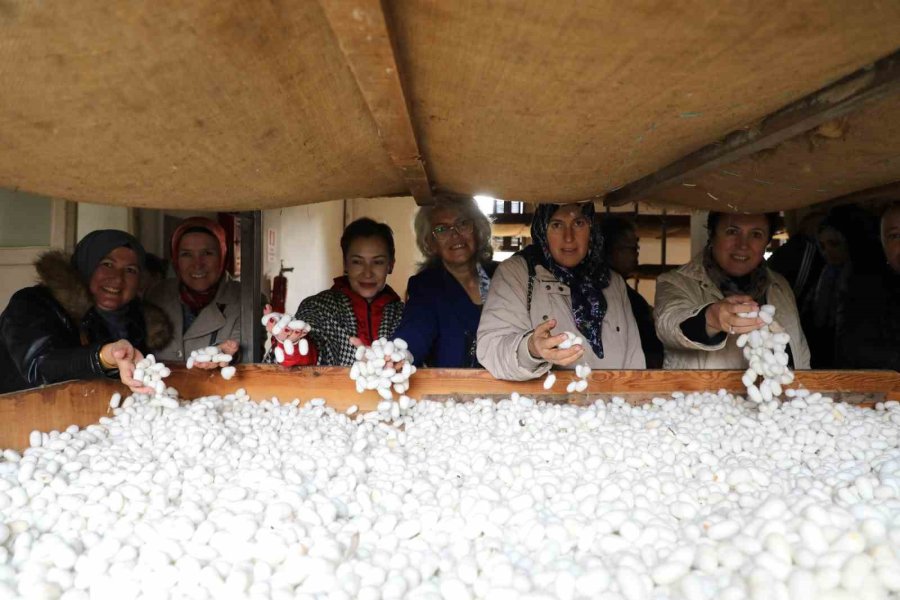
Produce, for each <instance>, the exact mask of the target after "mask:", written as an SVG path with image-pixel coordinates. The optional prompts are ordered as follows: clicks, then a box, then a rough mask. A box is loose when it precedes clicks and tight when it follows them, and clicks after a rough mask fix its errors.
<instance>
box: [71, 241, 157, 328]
mask: <svg viewBox="0 0 900 600" xmlns="http://www.w3.org/2000/svg"><path fill="white" fill-rule="evenodd" d="M122 247H124V248H131V249H132V250H134V253H135V254H137V260H138V266H139V267H140V268H141V271H143V270H144V260H145V258H146V256H147V252H146V251H145V250H144V247H143V246H142V245H141V243H140V242H139V241H138V240H137V238H135V237H134V236H133V235H131V234H129V233H125V232H124V231H119V230H118V229H100V230H98V231H92V232H91V233H89V234H87V235H86V236H84V237H83V238H82V239H81V241H80V242H78V245H77V246H75V252H73V253H72V266H74V267H75V269H76V270H77V271H78V274H79V275H81V278H82V280H83V281H84V283H85V284H86V285H87V284H88V283H89V282H90V280H91V276H92V275H93V274H94V271H95V270H96V269H97V265H99V264H100V261H101V260H103V258H104V257H105V256H106V255H107V254H109V253H110V252H112V251H113V250H115V249H116V248H122ZM91 312H92V313H95V314H96V316H97V317H99V318H100V320H101V321H102V322H103V323H104V325H105V326H106V329H107V331H108V332H109V335H110V336H111V337H112V338H113V339H123V338H126V339H132V341H134V339H133V338H134V337H135V336H134V335H132V331H131V330H132V327H133V324H134V322H135V318H136V317H135V313H136V312H137V314H138V315H139V314H140V313H139V311H138V309H137V308H136V305H135V303H134V301H132V302H131V303H129V304H128V305H126V306H123V307H121V308H119V309H117V310H112V311H110V310H100V309H99V307H97V306H94V308H93V309H91ZM87 318H88V320H90V319H91V318H92V317H91V316H90V314H88V316H87Z"/></svg>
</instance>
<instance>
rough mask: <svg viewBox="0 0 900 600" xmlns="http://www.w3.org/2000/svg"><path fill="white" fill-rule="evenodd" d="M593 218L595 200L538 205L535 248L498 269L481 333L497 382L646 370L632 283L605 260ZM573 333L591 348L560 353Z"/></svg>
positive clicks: (481, 354)
mask: <svg viewBox="0 0 900 600" xmlns="http://www.w3.org/2000/svg"><path fill="white" fill-rule="evenodd" d="M593 219H594V205H593V203H591V202H586V203H582V204H566V205H559V204H541V205H538V207H537V209H536V210H535V214H534V218H533V219H532V222H531V240H532V243H531V245H529V246H528V247H527V248H525V249H524V250H523V251H522V252H520V253H518V254H516V255H515V256H513V257H512V258H510V259H508V260H507V261H505V262H503V263H502V264H501V265H500V266H499V267H498V268H497V272H496V274H495V275H494V279H493V281H492V282H491V293H490V295H489V296H488V299H487V303H486V304H485V307H484V313H483V314H482V317H481V325H480V326H479V327H478V360H479V361H481V364H483V365H484V366H485V368H487V370H488V371H490V372H491V374H492V375H493V376H494V377H497V378H499V379H509V380H514V381H523V380H526V379H533V378H535V377H539V376H541V375H543V374H544V373H546V372H547V371H549V370H550V368H551V367H554V366H556V367H564V368H572V369H574V368H575V365H576V364H587V365H589V366H591V368H595V369H643V368H645V361H644V353H643V351H642V350H641V338H640V335H639V333H638V327H637V323H636V322H635V320H634V315H633V314H632V311H631V305H630V303H629V301H628V293H627V291H626V289H625V287H626V286H625V280H624V279H623V278H622V276H621V275H619V274H618V273H616V272H614V271H611V270H610V268H609V266H608V265H607V264H606V262H605V261H604V260H603V236H602V235H601V233H600V230H599V228H598V227H597V226H596V225H595V224H594V222H593ZM566 332H570V333H573V334H575V335H577V336H580V337H581V338H582V339H583V340H584V344H583V345H581V344H578V345H575V346H572V347H571V348H565V349H563V348H559V345H560V344H561V343H562V342H563V341H564V340H566V335H565V333H566Z"/></svg>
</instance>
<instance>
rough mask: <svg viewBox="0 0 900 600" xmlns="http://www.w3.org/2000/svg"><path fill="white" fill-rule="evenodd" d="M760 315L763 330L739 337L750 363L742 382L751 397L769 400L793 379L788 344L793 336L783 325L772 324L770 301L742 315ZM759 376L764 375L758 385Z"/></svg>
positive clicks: (740, 346)
mask: <svg viewBox="0 0 900 600" xmlns="http://www.w3.org/2000/svg"><path fill="white" fill-rule="evenodd" d="M757 315H758V316H759V318H760V319H762V320H763V322H764V323H765V324H764V325H763V326H762V327H761V328H760V329H757V330H755V331H751V332H750V333H744V334H741V335H740V336H739V337H738V339H737V345H738V347H739V348H743V350H744V358H746V359H747V361H748V362H749V365H750V366H749V368H748V369H747V371H746V372H745V373H744V376H743V377H742V382H743V384H744V385H745V386H746V388H747V396H748V397H749V398H750V399H751V400H753V401H754V402H770V401H771V400H772V399H773V398H778V397H780V396H781V393H782V390H783V386H786V385H788V384H790V383H791V382H793V381H794V374H793V373H792V372H791V370H790V369H789V368H788V362H789V356H788V353H787V346H788V343H790V341H791V337H790V335H788V334H787V332H785V331H784V330H783V329H782V328H781V327H780V326H778V327H772V325H773V323H775V321H774V317H775V307H774V306H772V305H771V304H765V305H763V306H761V307H760V309H759V312H758V313H741V314H740V316H742V317H750V318H756V317H757ZM772 329H777V331H772ZM758 377H762V381H761V382H760V384H759V386H757V385H756V380H757V378H758Z"/></svg>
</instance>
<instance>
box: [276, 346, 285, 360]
mask: <svg viewBox="0 0 900 600" xmlns="http://www.w3.org/2000/svg"><path fill="white" fill-rule="evenodd" d="M274 354H275V362H277V363H278V364H281V363H283V362H284V349H283V348H281V346H276V347H275V350H274Z"/></svg>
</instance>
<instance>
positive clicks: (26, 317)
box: [0, 229, 172, 393]
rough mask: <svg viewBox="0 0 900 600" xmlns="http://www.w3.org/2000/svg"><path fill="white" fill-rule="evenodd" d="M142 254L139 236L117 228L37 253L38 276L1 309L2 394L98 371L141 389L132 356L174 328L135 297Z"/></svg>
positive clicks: (165, 337)
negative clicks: (65, 248)
mask: <svg viewBox="0 0 900 600" xmlns="http://www.w3.org/2000/svg"><path fill="white" fill-rule="evenodd" d="M144 255H145V252H144V248H143V246H141V244H140V242H138V241H137V239H135V238H134V237H133V236H131V235H130V234H128V233H125V232H124V231H117V230H114V229H104V230H100V231H94V232H92V233H89V234H88V235H86V236H85V237H84V239H82V240H81V241H80V242H79V243H78V245H77V246H76V247H75V252H74V253H73V255H72V256H71V257H69V256H67V255H65V254H64V253H62V252H59V251H52V252H47V253H45V254H44V255H42V256H41V257H40V258H39V259H38V261H37V262H36V263H35V268H36V269H37V272H38V277H39V279H40V283H39V284H38V285H35V286H33V287H29V288H25V289H23V290H19V291H18V292H16V293H15V294H14V295H13V297H12V298H11V299H10V301H9V305H8V306H7V307H6V310H4V311H3V314H2V315H0V393H4V392H11V391H15V390H20V389H24V388H27V387H34V386H38V385H45V384H48V383H55V382H57V381H66V380H69V379H90V378H94V377H102V376H107V377H119V378H120V379H121V380H122V382H123V383H125V384H126V385H128V386H129V387H131V388H132V389H133V390H136V391H146V390H145V389H144V388H143V384H141V383H139V382H137V381H134V380H133V379H132V377H131V374H132V373H133V371H134V363H135V362H136V361H138V360H141V359H142V358H143V354H142V353H143V352H147V351H150V350H155V349H157V348H160V347H162V346H164V345H165V344H166V342H167V341H168V340H169V338H170V337H171V333H172V332H171V326H170V324H169V322H168V320H167V319H166V318H165V315H163V314H162V312H161V311H160V310H159V309H156V308H155V307H152V306H148V305H142V304H141V302H140V300H138V298H137V294H138V289H139V287H140V279H141V274H142V272H143V269H144Z"/></svg>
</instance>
